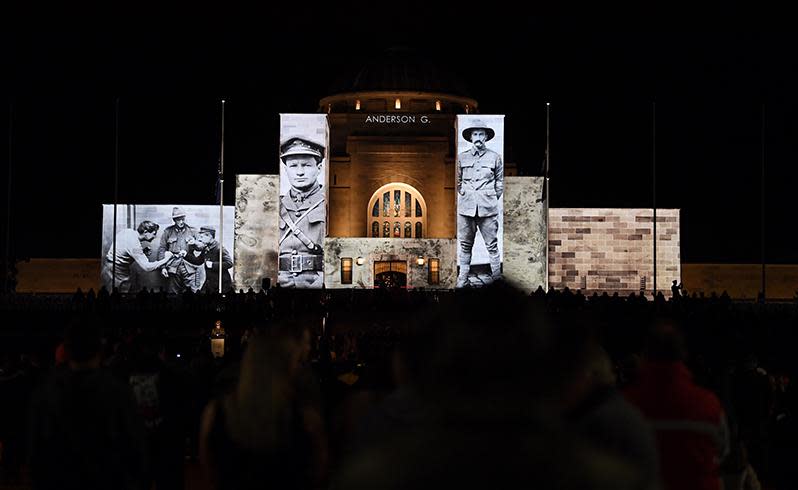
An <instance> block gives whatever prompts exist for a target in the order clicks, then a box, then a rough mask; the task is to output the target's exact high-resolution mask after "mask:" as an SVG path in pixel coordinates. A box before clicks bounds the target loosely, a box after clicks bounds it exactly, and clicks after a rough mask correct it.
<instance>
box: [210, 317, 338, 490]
mask: <svg viewBox="0 0 798 490" xmlns="http://www.w3.org/2000/svg"><path fill="white" fill-rule="evenodd" d="M304 341H305V339H304V338H302V339H297V338H296V337H294V336H291V335H287V334H286V333H285V332H278V333H271V334H269V335H259V336H255V337H254V338H252V339H251V340H250V341H249V344H248V346H247V351H246V353H245V354H244V359H243V362H242V365H241V375H240V378H239V381H238V385H237V386H236V389H235V391H234V392H233V393H230V394H229V395H227V396H224V397H223V398H220V399H216V400H214V401H212V402H211V403H210V404H209V405H208V406H207V407H206V409H205V413H204V414H203V417H202V429H201V434H200V454H201V458H202V462H203V465H204V466H205V468H206V470H207V472H208V477H209V479H210V482H211V484H212V485H213V488H216V489H226V488H230V489H237V490H239V489H248V488H263V487H264V486H269V487H272V488H281V489H295V488H311V487H315V486H318V485H319V484H320V482H321V480H323V478H324V473H325V471H326V452H325V451H326V442H324V437H323V430H322V426H321V417H320V414H319V411H318V409H317V407H314V406H313V403H312V401H309V400H308V397H307V396H306V395H305V392H304V388H305V387H303V386H302V381H301V378H302V375H301V373H302V363H301V359H302V357H303V356H304V355H306V353H307V349H306V346H305V344H304Z"/></svg>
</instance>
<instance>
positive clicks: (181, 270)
mask: <svg viewBox="0 0 798 490" xmlns="http://www.w3.org/2000/svg"><path fill="white" fill-rule="evenodd" d="M185 217H186V213H184V212H183V211H182V210H181V209H180V208H177V207H175V208H172V219H175V218H184V219H185ZM196 238H197V230H196V229H194V228H192V227H190V226H188V224H185V225H184V226H183V228H179V227H178V226H177V225H171V226H167V227H166V228H165V229H164V230H163V235H161V245H160V246H159V247H158V260H162V259H163V258H164V253H165V252H166V251H167V250H168V251H170V252H172V254H174V257H173V258H172V260H170V261H169V262H167V263H166V266H165V268H166V270H167V271H168V272H169V279H168V280H167V284H166V292H168V293H169V294H179V293H182V292H183V291H185V290H186V287H187V276H188V275H190V271H188V270H187V267H186V266H185V265H184V264H183V259H182V257H180V255H179V254H180V252H181V251H186V252H187V251H188V242H189V239H194V240H195V239H196Z"/></svg>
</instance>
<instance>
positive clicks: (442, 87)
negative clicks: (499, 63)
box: [329, 48, 470, 97]
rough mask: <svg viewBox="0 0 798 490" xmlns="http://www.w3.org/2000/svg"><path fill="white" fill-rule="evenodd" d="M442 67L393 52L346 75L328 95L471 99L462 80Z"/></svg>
mask: <svg viewBox="0 0 798 490" xmlns="http://www.w3.org/2000/svg"><path fill="white" fill-rule="evenodd" d="M442 65H443V63H436V62H435V60H433V59H429V58H428V57H426V56H422V55H421V54H419V53H417V52H415V51H414V50H412V49H408V48H390V49H388V50H386V51H384V52H383V53H381V54H380V55H378V56H375V57H374V58H372V59H371V60H369V61H368V62H367V63H366V64H365V65H364V66H362V67H361V68H360V69H359V70H358V71H357V72H356V73H349V74H344V75H343V77H342V78H341V79H340V80H339V81H338V82H336V83H334V84H333V86H332V87H330V92H329V93H330V94H331V95H332V94H341V93H355V92H373V91H412V92H434V93H442V94H451V95H459V96H463V97H470V94H469V91H468V89H467V87H466V86H465V84H464V83H463V82H462V80H460V79H459V78H457V77H455V76H454V75H453V74H452V73H451V72H449V71H448V70H447V69H446V68H444V67H443V66H442Z"/></svg>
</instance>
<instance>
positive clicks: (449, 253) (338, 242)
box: [324, 237, 457, 289]
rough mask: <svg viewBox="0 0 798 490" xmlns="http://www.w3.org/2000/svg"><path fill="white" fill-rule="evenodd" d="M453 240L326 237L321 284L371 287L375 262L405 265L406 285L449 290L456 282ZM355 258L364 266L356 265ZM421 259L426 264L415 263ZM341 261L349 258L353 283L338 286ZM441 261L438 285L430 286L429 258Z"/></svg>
mask: <svg viewBox="0 0 798 490" xmlns="http://www.w3.org/2000/svg"><path fill="white" fill-rule="evenodd" d="M456 246H457V240H455V239H423V238H422V239H415V238H413V239H405V238H345V237H338V238H332V237H331V238H327V240H325V241H324V285H325V287H327V288H358V289H362V288H371V287H373V286H374V263H375V262H377V261H404V262H406V263H407V286H408V287H413V288H419V287H423V288H428V289H433V288H434V289H451V288H454V284H455V282H456V279H457V277H456V276H457V270H456V263H455V262H456V257H457V255H456V253H457V249H456ZM358 257H363V259H364V263H363V264H362V265H357V263H356V261H357V258H358ZM418 257H423V258H424V260H425V264H424V265H423V266H419V265H418V264H417V263H416V259H418ZM341 258H351V259H352V284H341ZM431 258H437V259H438V260H439V261H440V262H439V263H440V283H439V284H437V285H432V284H430V283H429V280H428V279H429V259H431Z"/></svg>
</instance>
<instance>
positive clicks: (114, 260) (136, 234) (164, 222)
mask: <svg viewBox="0 0 798 490" xmlns="http://www.w3.org/2000/svg"><path fill="white" fill-rule="evenodd" d="M223 218H224V222H223V226H221V227H220V226H219V206H193V205H187V206H183V205H142V204H120V205H118V206H117V208H116V229H114V205H113V204H104V205H103V225H102V226H103V229H102V267H101V269H100V270H101V286H102V287H105V288H106V289H107V290H108V291H109V292H110V291H112V290H113V289H114V288H115V289H117V290H118V291H119V292H120V293H133V292H138V291H141V290H142V289H147V290H148V291H155V292H160V291H164V292H166V293H169V294H181V293H184V292H186V291H192V292H203V293H211V292H218V291H219V283H220V281H221V286H222V291H223V292H228V291H229V290H230V289H231V288H232V287H233V278H232V274H233V255H232V253H231V252H232V250H233V219H234V211H233V206H225V207H224V212H223Z"/></svg>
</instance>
